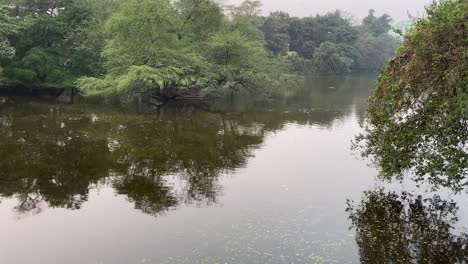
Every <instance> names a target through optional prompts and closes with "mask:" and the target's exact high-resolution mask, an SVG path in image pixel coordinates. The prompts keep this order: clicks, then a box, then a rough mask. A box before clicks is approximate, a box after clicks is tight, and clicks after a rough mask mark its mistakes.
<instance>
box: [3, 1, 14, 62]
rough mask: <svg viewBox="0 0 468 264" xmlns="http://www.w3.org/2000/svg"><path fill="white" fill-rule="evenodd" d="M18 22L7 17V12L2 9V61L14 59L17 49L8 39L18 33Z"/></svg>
mask: <svg viewBox="0 0 468 264" xmlns="http://www.w3.org/2000/svg"><path fill="white" fill-rule="evenodd" d="M17 27H18V26H17V21H15V19H13V18H11V17H9V16H8V15H7V12H6V10H4V9H3V8H1V7H0V61H1V60H3V59H9V58H12V57H13V56H14V54H15V49H14V47H12V45H11V43H10V41H9V39H8V37H10V36H11V35H13V34H16V33H17V30H18V28H17Z"/></svg>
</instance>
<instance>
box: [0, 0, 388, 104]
mask: <svg viewBox="0 0 468 264" xmlns="http://www.w3.org/2000/svg"><path fill="white" fill-rule="evenodd" d="M0 3H1V4H2V5H3V6H4V8H2V10H3V11H1V13H0V23H1V24H0V25H1V30H0V45H1V47H2V51H1V54H0V56H1V57H0V65H2V66H3V68H4V71H3V73H2V75H3V77H4V79H6V80H7V81H8V82H10V83H13V84H21V85H26V86H31V87H60V88H64V87H76V88H79V89H80V90H81V91H82V93H83V94H85V95H97V94H129V93H142V92H148V91H151V92H154V93H157V94H159V95H163V96H167V97H170V96H173V95H174V94H176V93H178V92H180V91H196V92H197V93H202V94H210V93H211V92H214V91H219V90H224V89H231V90H239V89H247V90H249V91H252V92H255V93H257V94H259V95H264V96H270V95H271V93H272V92H273V91H275V90H279V89H280V88H281V87H284V86H288V85H292V84H293V83H295V82H296V81H297V80H300V79H301V78H300V75H301V74H303V73H304V72H314V73H320V74H321V73H324V74H340V73H347V72H353V71H374V70H376V69H378V68H379V67H380V66H381V65H383V64H384V63H385V61H386V60H387V59H388V58H389V57H390V56H391V54H392V52H393V49H394V44H395V39H393V38H392V37H390V36H389V35H388V34H387V33H388V31H389V26H388V23H389V22H390V19H389V17H388V16H387V15H383V16H382V17H375V16H374V13H372V14H371V15H369V17H368V18H366V19H365V20H364V21H363V24H362V25H353V23H351V18H349V17H345V16H344V15H343V14H342V13H341V12H340V11H335V12H332V13H329V14H325V15H317V16H314V17H305V18H296V17H291V16H290V15H289V14H287V13H284V12H274V13H272V14H270V15H269V16H266V17H262V16H261V15H260V7H261V3H260V2H259V1H244V2H243V3H241V4H239V5H228V6H223V5H221V4H220V3H219V2H218V1H215V0H177V1H171V0H129V1H120V0H95V1H92V0H51V1H49V0H48V1H42V0H40V1H22V0H0ZM374 24H375V25H374Z"/></svg>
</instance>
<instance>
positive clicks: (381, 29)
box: [362, 9, 392, 37]
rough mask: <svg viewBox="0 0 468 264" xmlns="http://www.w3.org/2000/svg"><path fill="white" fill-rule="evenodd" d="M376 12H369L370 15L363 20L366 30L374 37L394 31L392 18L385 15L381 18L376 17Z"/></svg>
mask: <svg viewBox="0 0 468 264" xmlns="http://www.w3.org/2000/svg"><path fill="white" fill-rule="evenodd" d="M374 14H375V10H373V9H371V10H369V15H368V16H367V17H365V18H364V19H363V20H362V25H363V27H364V29H365V30H366V31H368V32H370V33H371V34H372V35H373V36H374V37H378V36H380V35H382V34H386V33H388V31H390V29H392V25H391V22H392V18H391V17H390V16H389V15H387V14H383V15H382V16H380V17H376V16H375V15H374Z"/></svg>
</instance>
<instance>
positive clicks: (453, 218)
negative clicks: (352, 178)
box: [347, 189, 468, 263]
mask: <svg viewBox="0 0 468 264" xmlns="http://www.w3.org/2000/svg"><path fill="white" fill-rule="evenodd" d="M457 211H458V206H457V203H456V202H455V201H453V200H450V201H449V200H444V199H442V198H441V197H440V196H438V195H434V196H432V197H428V198H423V197H422V196H416V195H413V194H411V193H407V192H399V193H397V192H387V191H385V190H384V189H378V190H372V191H366V192H365V193H364V198H363V200H362V201H361V203H360V204H359V205H357V206H356V205H354V204H353V203H351V202H348V209H347V212H348V213H349V217H350V219H351V221H352V228H353V229H355V230H356V242H357V244H358V246H359V253H360V260H361V263H466V262H467V261H468V234H467V233H463V232H460V231H459V232H456V231H455V226H456V224H457V222H458V217H457Z"/></svg>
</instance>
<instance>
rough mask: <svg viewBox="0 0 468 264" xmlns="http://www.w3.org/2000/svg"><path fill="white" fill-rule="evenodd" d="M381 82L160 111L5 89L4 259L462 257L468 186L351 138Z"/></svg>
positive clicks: (341, 80) (360, 79)
mask: <svg viewBox="0 0 468 264" xmlns="http://www.w3.org/2000/svg"><path fill="white" fill-rule="evenodd" d="M374 82H375V78H374V77H372V76H354V77H323V78H315V79H310V80H309V81H308V84H307V86H306V88H305V89H303V90H301V91H299V92H291V93H290V94H289V95H287V96H285V98H284V99H283V100H282V101H281V102H279V103H277V104H276V105H275V106H274V107H265V106H264V105H263V106H259V105H258V103H255V102H250V103H245V102H243V101H242V100H227V101H226V102H224V103H221V104H218V105H217V106H216V107H215V108H213V107H212V108H211V109H209V110H208V109H206V108H205V109H204V110H202V109H200V108H199V107H194V106H191V105H176V106H166V107H162V108H161V109H159V110H155V111H153V112H152V113H138V112H134V113H131V114H129V113H128V111H127V112H126V111H123V110H119V109H113V108H109V107H103V106H101V107H99V106H96V105H83V104H75V105H71V106H70V105H47V104H44V103H38V102H23V101H18V100H16V101H12V100H6V102H5V100H2V102H3V105H2V106H0V197H1V198H0V201H1V202H0V235H1V238H0V263H6V264H29V263H41V264H42V263H44V264H62V263H73V264H74V263H76V264H88V263H89V264H108V263H109V264H120V263H122V264H124V263H125V264H127V263H128V264H133V263H135V264H136V263H359V262H363V263H383V262H382V259H385V258H386V259H387V260H389V259H394V260H395V262H394V263H409V262H407V261H409V260H411V261H415V260H416V262H417V263H448V262H447V261H457V260H460V259H462V260H463V259H464V258H465V255H464V254H465V251H464V249H465V248H464V246H465V244H464V243H465V240H463V239H464V233H466V232H467V230H466V228H467V227H468V201H467V199H466V194H465V193H462V194H454V193H452V192H451V191H450V190H439V191H437V192H432V191H429V190H430V186H420V187H416V185H415V184H413V183H411V182H403V183H399V182H395V183H388V182H380V181H379V180H378V179H376V175H377V171H376V169H375V168H372V167H371V166H368V165H369V164H368V163H369V162H368V161H363V160H360V159H357V158H356V156H357V154H356V153H353V152H352V151H351V149H350V147H351V140H352V139H353V137H354V135H355V134H356V133H358V132H359V130H360V128H359V124H358V122H359V120H362V118H363V116H364V113H365V109H366V100H367V97H368V95H369V92H370V90H371V89H372V88H373V85H374ZM220 109H224V110H220ZM419 195H421V197H418V196H419ZM434 195H436V196H434ZM434 197H435V198H434ZM437 197H438V198H437ZM348 199H349V200H353V201H355V202H354V203H353V202H350V205H348V204H347V200H348ZM418 199H420V200H418ZM361 200H362V202H361ZM452 200H453V202H452ZM444 202H445V203H444ZM405 208H406V209H405ZM408 208H410V209H408ZM414 208H419V209H418V210H419V211H418V210H415V209H414ZM347 209H348V210H347ZM369 212H372V213H369ZM455 217H456V219H455ZM352 224H354V228H351V229H350V227H351V226H352ZM421 230H425V231H424V232H423V231H421ZM391 241H398V243H396V242H395V243H391ZM434 241H436V242H438V243H435V244H438V245H443V247H439V246H438V247H437V249H436V250H434V249H433V247H432V245H433V244H434ZM457 241H458V242H457ZM408 248H411V250H408ZM412 248H414V249H415V250H412ZM437 250H438V251H437ZM428 252H430V254H429V253H428ZM434 252H435V253H434ZM439 253H440V254H439ZM392 254H393V255H392ZM421 256H424V259H425V260H432V262H424V261H421V262H418V261H417V259H418V258H420V257H421ZM450 256H452V257H453V256H455V257H456V256H458V257H459V258H457V259H453V258H450ZM400 257H401V259H400V262H398V260H397V258H400ZM465 260H466V258H465ZM438 261H442V262H438Z"/></svg>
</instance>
